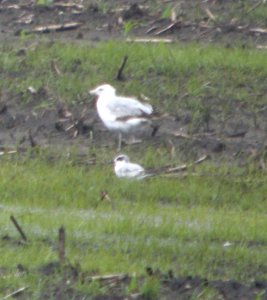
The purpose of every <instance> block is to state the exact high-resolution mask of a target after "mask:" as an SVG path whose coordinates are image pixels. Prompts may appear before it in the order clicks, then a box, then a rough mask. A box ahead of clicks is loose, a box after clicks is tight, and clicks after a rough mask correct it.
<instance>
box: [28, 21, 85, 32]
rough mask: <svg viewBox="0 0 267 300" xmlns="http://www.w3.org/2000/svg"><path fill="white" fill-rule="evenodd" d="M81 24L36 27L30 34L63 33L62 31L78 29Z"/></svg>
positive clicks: (70, 23)
mask: <svg viewBox="0 0 267 300" xmlns="http://www.w3.org/2000/svg"><path fill="white" fill-rule="evenodd" d="M81 25H82V23H79V22H69V23H65V24H52V25H46V26H37V27H35V28H34V29H33V30H32V31H30V32H32V33H48V32H50V31H64V30H72V29H76V28H78V27H80V26H81Z"/></svg>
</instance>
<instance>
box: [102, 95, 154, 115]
mask: <svg viewBox="0 0 267 300" xmlns="http://www.w3.org/2000/svg"><path fill="white" fill-rule="evenodd" d="M107 109H109V111H110V112H111V113H112V114H115V115H116V118H117V119H123V118H125V117H141V116H144V115H150V114H151V113H152V111H153V108H152V106H151V105H150V104H148V103H141V102H139V101H138V100H136V99H132V98H126V97H116V98H114V99H112V100H110V101H109V102H108V103H107Z"/></svg>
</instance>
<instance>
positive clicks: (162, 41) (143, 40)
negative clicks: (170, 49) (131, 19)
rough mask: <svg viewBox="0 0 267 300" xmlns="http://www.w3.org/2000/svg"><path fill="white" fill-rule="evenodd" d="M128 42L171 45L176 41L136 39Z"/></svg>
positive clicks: (127, 40)
mask: <svg viewBox="0 0 267 300" xmlns="http://www.w3.org/2000/svg"><path fill="white" fill-rule="evenodd" d="M126 42H129V43H133V42H134V43H165V44H169V43H173V42H174V40H173V39H164V38H159V39H151V38H135V39H130V38H128V39H126Z"/></svg>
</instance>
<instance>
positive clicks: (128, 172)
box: [123, 163, 145, 178]
mask: <svg viewBox="0 0 267 300" xmlns="http://www.w3.org/2000/svg"><path fill="white" fill-rule="evenodd" d="M123 173H124V176H125V177H129V178H133V177H138V176H141V175H144V174H145V170H144V168H143V167H141V166H139V165H138V164H133V163H129V164H127V165H125V166H124V168H123Z"/></svg>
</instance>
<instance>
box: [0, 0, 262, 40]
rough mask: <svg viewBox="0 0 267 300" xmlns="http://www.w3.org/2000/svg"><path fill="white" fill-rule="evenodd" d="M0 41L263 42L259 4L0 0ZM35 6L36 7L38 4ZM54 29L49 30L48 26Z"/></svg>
mask: <svg viewBox="0 0 267 300" xmlns="http://www.w3.org/2000/svg"><path fill="white" fill-rule="evenodd" d="M0 3H1V4H0V32H1V35H2V38H11V37H14V36H18V35H20V34H21V33H26V34H27V33H36V34H40V33H44V34H49V35H50V37H51V38H69V39H85V40H95V41H98V40H103V39H110V38H112V39H114V38H120V37H123V38H124V37H125V36H126V35H131V36H134V37H146V38H155V37H157V38H158V37H168V38H171V39H174V40H181V41H192V40H196V41H206V42H223V43H224V44H229V45H231V44H232V43H236V42H237V43H239V44H241V43H244V46H249V45H250V44H254V45H262V44H264V43H266V40H267V34H266V31H265V23H264V18H260V10H261V9H264V8H265V7H264V3H263V1H262V3H261V1H255V0H250V1H246V3H245V4H246V5H245V4H244V2H243V1H216V0H215V1H209V2H208V3H205V1H203V3H201V2H196V1H180V2H177V1H168V3H162V2H161V1H144V0H135V1H128V0H120V1H108V3H105V2H104V1H103V2H101V1H98V2H96V1H66V0H65V1H59V0H58V1H57V0H54V1H49V0H47V1H31V0H28V1H27V0H25V1H18V0H13V1H4V0H2V1H1V2H0ZM38 3H39V4H38ZM53 26H54V27H53Z"/></svg>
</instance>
